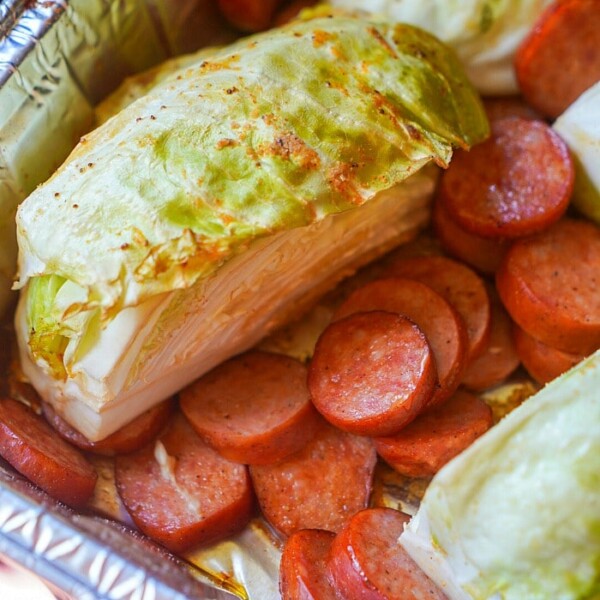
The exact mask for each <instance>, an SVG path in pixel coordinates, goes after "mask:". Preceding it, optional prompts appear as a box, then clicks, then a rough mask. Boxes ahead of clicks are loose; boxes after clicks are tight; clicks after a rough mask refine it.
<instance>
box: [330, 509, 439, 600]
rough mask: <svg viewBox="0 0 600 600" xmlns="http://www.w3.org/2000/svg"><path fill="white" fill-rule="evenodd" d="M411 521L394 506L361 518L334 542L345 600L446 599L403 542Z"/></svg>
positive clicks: (333, 569)
mask: <svg viewBox="0 0 600 600" xmlns="http://www.w3.org/2000/svg"><path fill="white" fill-rule="evenodd" d="M408 520H409V517H408V516H406V515H404V514H402V513H401V512H398V511H397V510H394V509H392V508H370V509H367V510H363V511H361V512H359V513H358V514H356V515H355V516H354V517H353V518H352V520H351V521H350V522H349V523H348V525H347V526H346V527H345V528H344V529H343V531H341V532H340V533H339V534H338V535H337V536H336V538H335V540H334V541H333V544H332V545H331V550H330V553H329V560H328V564H329V570H330V573H331V577H332V579H333V582H334V585H335V588H336V590H337V592H338V594H339V596H340V598H342V599H343V600H444V599H445V598H446V596H445V595H444V594H443V593H442V592H441V591H440V589H439V588H438V587H437V586H436V585H435V584H434V583H433V581H431V579H429V577H427V575H425V573H424V572H423V571H422V570H421V569H420V568H419V566H418V565H417V564H416V563H415V562H414V561H413V559H412V558H411V557H410V556H409V555H408V553H407V552H406V550H404V548H402V546H400V544H399V543H398V538H399V537H400V534H401V533H402V532H403V531H404V525H405V523H407V522H408Z"/></svg>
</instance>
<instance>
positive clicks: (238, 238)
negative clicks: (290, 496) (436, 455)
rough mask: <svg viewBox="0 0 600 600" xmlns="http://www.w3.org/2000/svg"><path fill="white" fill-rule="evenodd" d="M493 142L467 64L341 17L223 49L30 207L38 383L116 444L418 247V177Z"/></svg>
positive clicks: (90, 150)
mask: <svg viewBox="0 0 600 600" xmlns="http://www.w3.org/2000/svg"><path fill="white" fill-rule="evenodd" d="M487 134H488V124H487V120H486V118H485V115H484V112H483V110H482V106H481V103H480V100H479V98H478V96H477V94H476V92H475V91H474V89H473V88H472V87H471V85H470V84H469V83H468V81H467V79H466V77H465V75H464V73H463V71H462V68H461V66H460V63H459V61H458V59H457V58H456V57H455V56H454V54H453V53H452V51H451V50H449V49H447V48H446V47H445V46H444V45H443V44H442V43H440V42H439V41H437V40H436V39H435V38H433V37H432V36H431V35H429V34H427V33H425V32H424V31H421V30H419V29H416V28H413V27H410V26H405V25H393V24H381V23H371V22H369V21H366V20H360V19H356V18H352V17H343V16H338V17H334V18H322V19H315V20H310V21H307V22H299V23H296V24H294V25H291V26H289V27H287V28H282V29H280V30H273V31H270V32H268V33H265V34H261V35H258V36H254V37H252V38H246V39H245V40H243V41H241V42H238V43H236V44H234V45H233V46H231V47H230V48H228V49H220V50H219V52H218V53H217V54H216V55H215V56H214V57H213V58H209V59H206V60H204V61H202V62H200V64H196V65H193V66H190V67H188V68H186V69H184V70H182V71H179V72H178V74H176V75H173V76H171V77H168V78H166V79H164V80H163V81H162V82H160V83H159V84H158V85H157V86H155V87H154V88H153V89H152V90H151V91H150V92H149V93H148V94H147V95H145V96H143V97H142V98H140V99H138V100H136V101H135V102H133V103H132V104H130V105H129V106H127V108H125V109H124V110H123V111H121V112H120V113H119V114H118V115H116V116H115V117H113V118H111V119H109V120H108V121H107V122H106V123H104V124H103V125H102V126H101V127H99V128H98V129H96V130H95V131H94V132H92V133H91V134H90V135H88V136H86V138H85V139H83V140H82V141H81V143H80V144H79V145H78V146H77V147H76V148H75V150H74V151H73V153H72V154H71V156H70V157H69V158H68V160H67V161H66V162H65V163H64V164H63V165H62V167H61V168H60V169H59V170H58V171H57V173H56V174H55V175H54V176H53V177H52V178H51V179H49V180H48V181H47V182H46V183H45V184H44V185H43V186H42V187H40V188H38V189H37V190H36V191H35V192H34V193H33V194H32V195H31V196H30V197H29V198H28V199H27V200H26V201H25V202H24V203H23V204H22V205H21V207H20V209H19V212H18V215H17V234H18V242H19V249H20V253H19V280H18V284H17V285H18V287H19V288H21V290H22V293H21V297H20V301H19V306H18V309H17V315H16V328H17V336H18V340H19V344H20V351H21V359H22V364H23V368H24V371H25V373H26V374H27V376H28V377H29V379H30V380H31V382H32V383H33V384H34V386H35V387H36V388H37V389H38V391H39V392H40V393H41V395H42V396H43V397H44V398H45V399H46V400H48V401H50V402H52V403H53V405H54V406H55V407H56V409H57V410H58V411H59V412H60V414H62V415H63V417H64V418H66V419H67V420H68V421H69V422H70V423H72V424H73V425H74V426H75V427H77V428H78V429H79V430H80V431H82V432H83V433H84V434H85V435H86V436H87V437H88V438H90V439H92V440H97V439H101V438H103V437H105V436H106V435H108V434H110V433H111V432H112V431H114V430H116V429H117V428H119V427H120V426H122V425H123V424H125V423H126V422H127V421H129V420H131V419H132V418H134V417H135V416H137V415H139V414H140V413H141V412H143V411H144V410H146V409H147V408H149V407H150V406H151V405H152V404H154V403H156V402H158V401H159V400H161V399H163V398H165V397H167V396H169V395H170V394H172V393H174V392H175V391H177V390H178V389H180V388H181V387H183V386H184V385H186V384H187V383H188V382H190V381H192V380H193V379H195V378H196V377H198V376H199V375H201V374H202V373H203V372H205V371H206V370H208V369H210V368H211V367H213V366H214V365H215V364H217V363H219V362H220V361H222V360H224V359H226V358H227V357H229V356H231V355H233V354H235V353H238V352H241V351H242V350H244V349H246V348H248V347H250V346H252V345H254V344H255V343H256V342H257V341H259V340H260V338H261V337H263V336H264V335H266V334H267V333H268V332H269V331H271V330H272V329H273V328H274V327H276V326H278V325H280V324H281V323H282V322H283V321H284V320H286V319H289V318H290V316H291V315H298V311H299V310H300V308H301V307H302V306H305V305H306V303H307V302H308V301H310V299H311V298H314V297H315V296H316V294H318V293H322V292H324V291H325V289H326V288H327V287H331V286H332V285H334V284H335V283H336V281H338V280H339V279H340V278H341V277H342V276H343V275H347V274H349V273H350V272H351V271H352V270H353V269H355V268H356V267H357V266H358V265H360V264H363V263H364V262H365V261H366V260H368V259H372V258H373V257H374V256H377V255H379V254H380V253H381V252H383V251H385V250H387V249H389V248H390V247H391V246H392V245H395V244H397V243H399V242H400V241H402V240H403V239H406V238H407V236H408V235H409V234H410V233H411V232H412V233H414V231H415V229H416V228H417V227H419V226H420V225H422V224H423V223H424V222H425V221H426V219H427V214H428V199H429V197H430V195H431V193H432V191H433V186H434V182H435V176H436V175H435V169H433V170H432V169H425V170H421V169H422V168H423V167H424V166H425V165H428V164H429V163H436V164H438V165H442V166H443V165H446V164H447V163H448V161H449V160H450V158H451V154H452V149H453V147H456V146H459V147H469V146H471V145H472V144H475V143H477V142H479V141H481V140H482V139H484V138H485V137H486V136H487Z"/></svg>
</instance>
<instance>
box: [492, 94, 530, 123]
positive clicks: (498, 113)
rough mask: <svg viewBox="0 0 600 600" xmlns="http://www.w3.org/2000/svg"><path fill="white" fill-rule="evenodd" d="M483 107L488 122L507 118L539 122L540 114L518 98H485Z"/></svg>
mask: <svg viewBox="0 0 600 600" xmlns="http://www.w3.org/2000/svg"><path fill="white" fill-rule="evenodd" d="M483 106H484V108H485V112H486V114H487V118H488V119H489V120H490V121H499V120H500V119H506V118H507V117H521V119H530V120H539V119H540V118H541V117H540V114H539V113H538V112H536V111H535V110H534V109H533V108H531V106H529V105H528V104H526V103H525V101H524V100H523V98H521V97H520V96H496V97H492V98H485V99H484V101H483Z"/></svg>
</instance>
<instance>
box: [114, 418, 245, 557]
mask: <svg viewBox="0 0 600 600" xmlns="http://www.w3.org/2000/svg"><path fill="white" fill-rule="evenodd" d="M115 481H116V484H117V491H118V492H119V496H120V497H121V500H122V501H123V504H124V505H125V507H126V508H127V512H128V513H129V514H130V515H131V518H132V519H133V521H134V522H135V524H136V525H137V526H138V527H139V528H140V530H141V531H143V532H144V533H145V534H146V535H148V536H149V537H151V538H152V539H154V540H156V541H158V542H160V543H161V544H163V545H164V546H166V547H167V548H169V549H170V550H172V551H174V552H182V551H184V550H187V549H189V548H191V547H193V546H197V545H200V544H208V543H210V542H213V541H215V540H217V539H220V538H223V537H227V536H228V535H231V534H232V533H234V532H236V531H237V530H239V529H241V528H242V527H243V526H244V525H245V524H246V523H247V522H248V520H249V518H250V514H251V511H252V505H253V498H252V487H251V484H250V478H249V476H248V471H247V467H245V466H244V465H239V464H237V463H233V462H230V461H228V460H227V459H225V458H223V457H222V456H221V455H220V454H218V453H217V452H215V451H214V450H213V449H212V448H211V447H210V446H208V445H207V444H206V443H205V442H204V441H203V440H202V439H201V438H200V437H199V436H198V435H197V434H196V432H195V431H194V430H193V429H192V427H191V426H190V424H189V423H188V422H187V421H186V419H185V418H184V417H183V415H181V414H176V415H175V418H174V419H173V420H172V421H171V423H170V424H169V425H168V427H167V429H166V430H165V432H164V433H162V434H161V436H160V437H159V438H158V440H157V441H156V442H155V443H151V444H148V445H147V446H145V447H144V448H142V449H141V450H138V451H137V452H135V453H133V454H125V455H121V456H118V457H117V458H116V459H115Z"/></svg>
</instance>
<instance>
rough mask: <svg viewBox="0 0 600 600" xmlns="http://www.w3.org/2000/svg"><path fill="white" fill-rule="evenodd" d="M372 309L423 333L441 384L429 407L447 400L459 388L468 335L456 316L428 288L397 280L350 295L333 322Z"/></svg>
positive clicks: (378, 283)
mask: <svg viewBox="0 0 600 600" xmlns="http://www.w3.org/2000/svg"><path fill="white" fill-rule="evenodd" d="M375 310H381V311H387V312H395V313H398V314H401V315H404V316H406V317H408V318H409V319H410V320H411V321H414V323H416V324H417V325H418V326H419V328H420V329H421V330H422V331H423V332H424V333H425V336H426V337H427V340H428V341H429V345H430V346H431V349H432V350H433V356H434V358H435V362H436V365H437V372H438V381H439V385H440V387H439V389H438V390H436V391H435V392H434V394H433V396H432V398H431V401H430V403H429V406H435V405H437V404H441V403H442V402H444V401H445V400H447V399H448V398H449V397H450V396H451V395H452V394H453V393H454V391H455V390H456V388H457V387H458V384H459V383H460V380H461V378H462V374H463V371H464V369H465V366H466V353H467V344H468V341H467V332H466V329H465V325H464V323H463V321H462V319H461V318H460V316H459V315H458V313H457V312H456V311H455V310H454V309H453V308H452V306H450V304H448V302H447V301H446V300H444V298H442V296H440V295H439V294H438V293H437V292H435V291H434V290H432V289H431V288H430V287H429V286H427V285H425V284H424V283H421V282H419V281H415V280H413V279H402V278H399V277H398V278H388V279H379V280H377V281H372V282H370V283H367V284H366V285H364V286H362V287H361V288H359V289H358V290H356V291H355V292H353V293H352V294H351V295H350V296H349V297H348V299H347V300H346V301H345V302H344V303H343V304H342V305H341V306H340V307H339V309H338V310H337V311H336V313H335V315H334V320H339V319H341V318H343V317H346V316H348V315H351V314H353V313H356V312H366V311H375Z"/></svg>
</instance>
